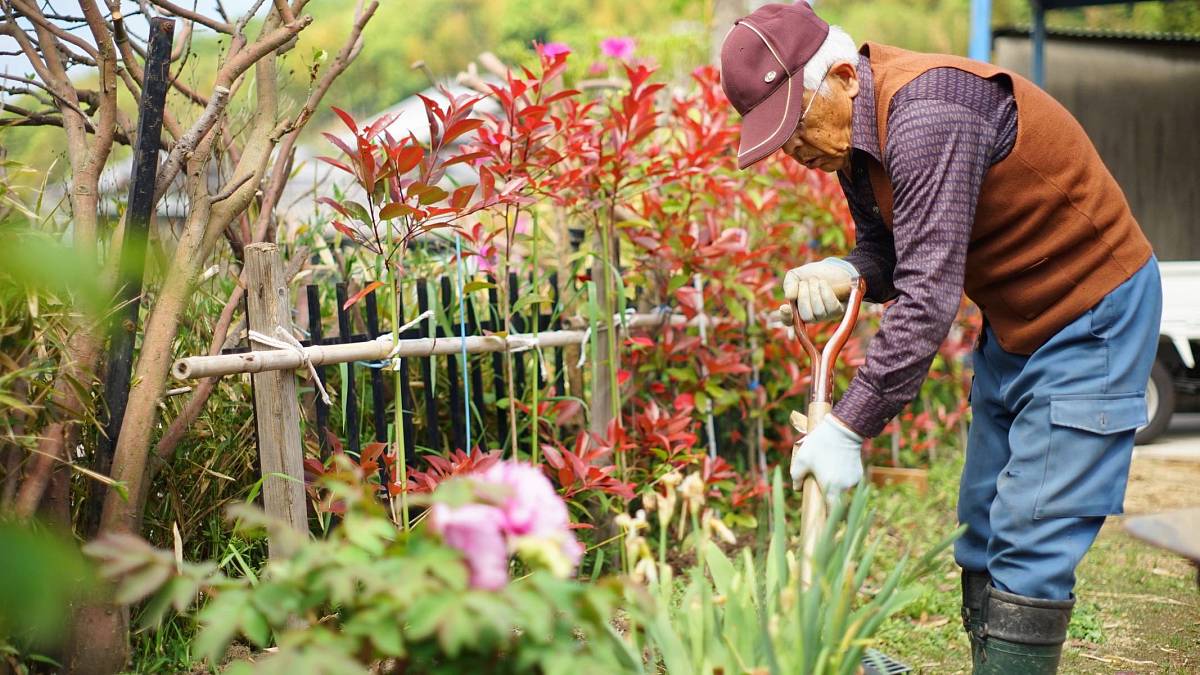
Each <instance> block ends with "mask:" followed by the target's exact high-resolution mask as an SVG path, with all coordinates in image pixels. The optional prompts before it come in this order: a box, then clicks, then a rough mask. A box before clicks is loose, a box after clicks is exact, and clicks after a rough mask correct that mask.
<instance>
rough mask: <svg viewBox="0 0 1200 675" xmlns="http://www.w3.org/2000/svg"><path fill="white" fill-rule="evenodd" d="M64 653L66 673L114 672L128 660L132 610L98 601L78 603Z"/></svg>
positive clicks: (97, 674) (103, 674)
mask: <svg viewBox="0 0 1200 675" xmlns="http://www.w3.org/2000/svg"><path fill="white" fill-rule="evenodd" d="M72 609H73V611H72V612H71V627H70V629H69V630H68V633H67V640H66V647H65V652H64V653H63V672H65V673H71V674H72V675H112V673H120V672H124V671H125V664H126V663H128V661H129V609H128V608H127V607H118V606H116V605H112V604H109V603H103V602H97V603H88V604H81V605H76V606H75V607H73V608H72Z"/></svg>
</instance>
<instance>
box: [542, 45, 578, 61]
mask: <svg viewBox="0 0 1200 675" xmlns="http://www.w3.org/2000/svg"><path fill="white" fill-rule="evenodd" d="M537 50H538V54H541V55H542V56H548V57H550V58H554V57H555V56H558V55H559V54H570V53H571V48H570V47H569V46H567V43H565V42H547V43H546V44H544V45H538V48H537Z"/></svg>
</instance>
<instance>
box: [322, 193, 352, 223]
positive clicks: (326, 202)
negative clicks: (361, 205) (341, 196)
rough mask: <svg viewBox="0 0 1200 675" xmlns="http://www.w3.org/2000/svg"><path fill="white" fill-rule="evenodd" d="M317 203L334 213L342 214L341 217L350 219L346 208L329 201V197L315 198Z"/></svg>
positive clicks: (331, 200)
mask: <svg viewBox="0 0 1200 675" xmlns="http://www.w3.org/2000/svg"><path fill="white" fill-rule="evenodd" d="M317 203H318V204H324V205H326V206H328V207H329V208H331V209H333V210H334V211H337V212H338V213H340V214H342V215H343V216H346V217H347V218H349V217H350V212H349V211H347V210H346V207H344V206H342V205H341V204H339V203H337V202H336V201H334V200H333V199H331V198H329V197H317Z"/></svg>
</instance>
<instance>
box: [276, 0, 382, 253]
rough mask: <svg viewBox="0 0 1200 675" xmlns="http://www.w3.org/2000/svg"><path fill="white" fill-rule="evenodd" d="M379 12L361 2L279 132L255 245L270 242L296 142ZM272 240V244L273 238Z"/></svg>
mask: <svg viewBox="0 0 1200 675" xmlns="http://www.w3.org/2000/svg"><path fill="white" fill-rule="evenodd" d="M378 9H379V2H378V0H372V2H371V4H370V5H367V7H366V8H365V9H364V8H363V0H359V2H358V4H357V6H356V7H355V11H354V14H355V16H354V24H353V25H352V26H351V28H350V35H349V36H347V38H346V41H345V42H344V43H343V44H342V48H341V49H340V50H339V51H338V54H337V56H335V57H334V59H333V62H332V63H330V64H329V68H328V69H327V70H326V71H325V74H324V75H322V76H321V79H320V81H319V82H318V83H317V86H315V87H313V89H312V91H310V92H309V93H308V98H307V99H306V100H305V101H304V105H303V106H302V107H301V108H300V112H299V113H298V114H297V115H296V117H295V119H293V120H292V121H291V122H290V123H288V125H287V126H286V127H284V128H283V129H280V130H278V131H277V135H276V138H279V137H282V138H283V142H282V144H281V145H280V148H279V152H278V153H277V154H276V164H275V167H274V171H273V172H272V174H271V179H270V182H269V183H268V185H267V189H266V190H265V191H264V192H263V203H262V208H260V209H259V211H258V219H257V220H256V221H255V223H254V230H253V231H254V234H253V239H254V241H255V242H259V241H268V239H267V238H266V237H267V234H268V232H269V231H270V229H271V227H270V224H271V222H272V219H273V217H274V211H275V207H276V205H278V203H279V198H280V197H281V196H282V195H283V188H284V186H285V185H286V183H287V177H288V175H289V174H290V173H291V156H292V148H293V147H294V146H295V144H296V138H297V137H299V135H300V132H301V131H303V129H304V127H305V125H307V124H308V120H309V119H311V118H312V115H313V112H314V111H316V109H317V105H318V104H320V102H321V99H323V98H324V97H325V94H326V92H328V91H329V87H331V86H332V85H333V82H334V80H336V79H337V78H338V77H339V76H340V75H341V74H342V73H343V72H345V70H346V68H347V67H348V66H349V65H350V64H351V62H353V61H354V59H355V58H356V57H357V56H358V54H359V53H360V52H361V51H362V46H363V40H362V32H363V29H364V28H365V27H366V25H367V22H369V21H370V20H371V17H373V16H374V15H375V11H376V10H378ZM271 239H272V240H273V239H274V237H272V238H271Z"/></svg>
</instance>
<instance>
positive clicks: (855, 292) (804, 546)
mask: <svg viewBox="0 0 1200 675" xmlns="http://www.w3.org/2000/svg"><path fill="white" fill-rule="evenodd" d="M834 293H835V294H836V295H837V296H838V298H839V299H843V300H844V301H845V302H846V315H845V316H844V317H842V322H841V324H840V325H839V326H838V327H837V330H835V331H834V333H833V336H832V337H831V338H830V339H829V342H828V343H827V344H826V345H825V348H824V349H822V350H820V351H818V350H817V348H816V345H814V344H813V342H812V340H811V339H810V338H809V337H808V332H807V330H805V327H804V323H803V322H801V321H800V320H799V317H800V311H799V309H798V308H796V307H795V306H794V305H793V307H792V315H793V317H795V321H796V323H795V331H796V339H797V340H798V341H799V342H800V344H801V345H802V346H803V347H804V351H805V352H807V353H808V355H809V358H810V359H811V360H812V370H813V375H812V385H811V386H812V390H811V394H810V396H809V404H808V424H807V426H806V431H808V432H811V431H812V430H813V429H815V428H816V426H817V424H818V423H819V422H820V421H821V420H822V419H823V418H824V417H825V416H826V415H828V414H829V412H830V411H831V410H832V409H833V366H834V362H835V361H836V360H837V356H838V353H839V352H841V350H842V347H843V346H844V345H845V344H846V340H847V339H849V337H850V331H852V330H854V325H855V324H856V323H858V312H859V308H860V305H861V303H862V299H863V295H865V293H866V284H865V282H864V281H863V280H862V279H861V278H859V279H854V280H852V281H851V282H850V283H849V284H846V287H845V288H840V287H839V288H834ZM793 487H797V486H793ZM798 487H800V488H801V490H802V491H803V494H802V496H801V502H800V585H801V588H809V587H810V586H811V585H812V576H813V569H812V568H813V553H815V551H816V547H817V539H818V538H820V536H821V531H822V530H823V529H825V521H826V520H827V519H828V517H829V513H828V509H827V507H826V503H825V495H824V494H823V493H822V491H821V486H820V484H818V483H817V480H816V478H815V477H814V476H813V475H812V474H811V473H810V474H808V475H807V476H805V477H804V479H803V481H802V482H801V485H800V486H798Z"/></svg>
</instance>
